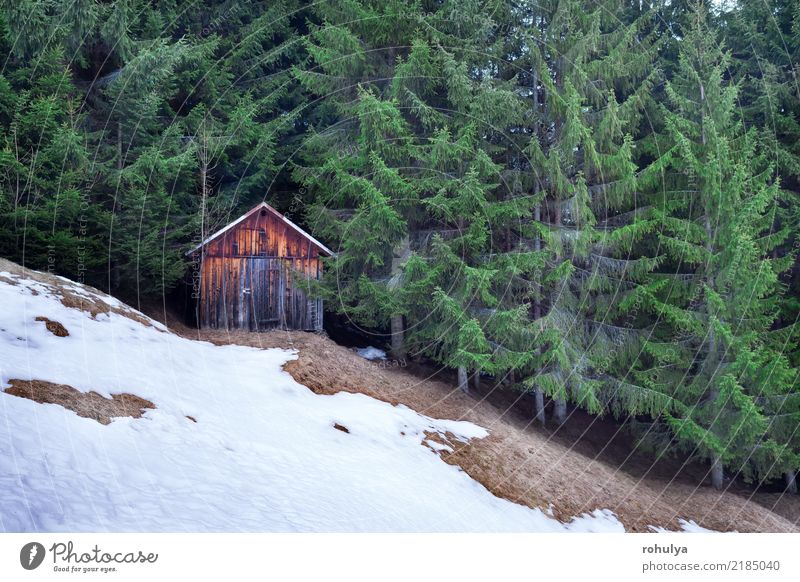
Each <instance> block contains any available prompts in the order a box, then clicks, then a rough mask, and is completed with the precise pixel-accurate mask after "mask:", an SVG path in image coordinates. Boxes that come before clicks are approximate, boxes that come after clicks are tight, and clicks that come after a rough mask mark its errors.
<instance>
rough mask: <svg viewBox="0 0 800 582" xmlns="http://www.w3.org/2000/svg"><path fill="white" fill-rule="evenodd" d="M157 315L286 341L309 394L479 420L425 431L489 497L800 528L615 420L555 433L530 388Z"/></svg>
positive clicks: (781, 504)
mask: <svg viewBox="0 0 800 582" xmlns="http://www.w3.org/2000/svg"><path fill="white" fill-rule="evenodd" d="M166 323H167V324H168V325H169V327H170V328H172V330H173V331H175V332H177V333H180V334H182V335H184V336H185V337H188V338H191V339H200V340H205V341H210V342H212V343H215V344H218V345H222V344H240V345H248V346H254V347H259V348H273V347H278V348H288V349H295V350H297V352H298V358H297V359H296V360H292V361H290V362H288V363H287V364H286V365H285V366H284V369H285V370H286V371H287V372H288V373H289V374H291V375H292V377H293V378H294V379H295V380H296V381H298V382H299V383H301V384H303V385H305V386H307V387H308V388H310V389H311V390H313V391H314V392H316V393H318V394H333V393H336V392H339V391H345V392H357V393H361V394H366V395H369V396H372V397H374V398H377V399H379V400H383V401H385V402H389V403H391V404H404V405H406V406H408V407H410V408H412V409H414V410H416V411H418V412H420V413H422V414H426V415H429V416H432V417H436V418H447V419H454V420H468V421H471V422H474V423H476V424H478V425H480V426H483V427H485V428H487V429H488V430H489V432H490V434H489V436H488V437H487V438H485V439H476V440H473V441H472V442H470V443H468V444H464V443H460V442H458V441H457V440H455V439H446V441H445V440H442V439H439V438H437V437H435V436H432V437H431V438H433V439H434V440H437V441H438V442H441V443H442V444H447V445H448V446H450V447H452V448H453V452H452V453H448V452H446V451H442V452H441V453H440V455H441V457H442V458H443V459H444V460H445V461H446V462H448V463H451V464H454V465H458V466H459V467H461V468H462V469H463V470H464V471H466V472H467V473H468V474H469V475H471V476H472V477H473V478H474V479H476V480H477V481H479V482H480V483H482V484H483V485H484V486H485V487H486V488H487V489H489V490H490V491H492V492H493V493H494V494H495V495H498V496H500V497H504V498H506V499H509V500H511V501H515V502H517V503H522V504H525V505H528V506H530V507H540V508H547V507H548V506H549V505H550V504H552V506H553V507H552V509H553V512H554V514H555V515H556V516H557V517H558V518H560V519H562V520H569V519H570V518H571V517H572V516H575V515H580V514H582V513H585V512H588V511H592V510H594V509H596V508H608V509H611V510H612V511H614V512H615V513H616V514H617V516H618V517H619V519H620V521H622V523H623V524H624V525H625V528H626V529H627V530H629V531H639V532H644V531H650V530H649V527H648V526H650V525H657V526H660V527H666V528H669V529H678V527H679V522H678V520H679V519H687V520H693V521H695V522H696V523H698V524H699V525H701V526H703V527H706V528H709V529H714V530H720V531H731V530H737V531H741V532H800V497H798V496H786V495H784V496H781V495H778V494H768V493H754V492H753V491H752V490H749V489H745V488H744V487H742V486H739V485H736V484H731V485H730V486H729V487H728V489H727V490H726V491H715V490H713V489H711V488H710V487H708V486H707V485H704V484H703V482H704V480H707V475H706V469H705V467H703V466H701V465H697V464H694V463H692V462H688V461H686V460H684V459H674V458H670V459H659V460H658V461H657V462H654V459H653V456H652V455H649V454H646V453H643V452H640V451H636V450H634V449H635V447H634V445H633V443H632V441H631V439H630V438H629V437H628V436H627V435H626V434H625V433H624V432H622V431H621V430H620V426H619V424H617V423H614V422H612V421H608V420H603V419H598V418H597V417H592V416H589V415H587V414H584V413H582V412H580V411H577V410H575V411H572V412H571V414H570V418H569V419H568V421H567V423H566V424H565V425H564V426H562V427H561V428H559V429H557V430H556V429H554V428H551V427H546V428H543V427H538V426H534V425H533V424H532V421H531V419H532V415H530V414H526V410H525V409H526V406H529V404H528V403H527V398H528V397H527V396H522V395H520V394H518V393H516V392H513V391H509V390H507V389H505V388H501V387H498V386H489V385H486V384H484V385H483V386H482V388H481V390H480V391H479V393H478V394H477V395H469V396H468V395H465V394H462V393H461V392H460V391H459V390H457V389H456V388H455V381H454V378H450V377H449V376H448V375H447V373H444V372H441V371H437V370H431V369H426V368H424V367H420V366H416V365H414V364H409V366H408V367H400V366H385V365H382V364H381V363H373V362H369V361H367V360H365V359H363V358H360V357H358V356H357V355H356V354H355V353H354V351H352V350H349V349H347V348H345V347H342V346H339V345H337V344H335V343H334V342H332V341H331V340H329V339H328V338H326V337H324V336H321V335H317V334H312V333H303V332H286V331H273V332H267V333H251V332H245V331H230V332H227V331H214V330H204V331H198V330H196V329H191V328H188V327H186V326H185V325H183V324H181V323H180V322H178V321H176V320H172V319H170V320H169V321H167V322H166Z"/></svg>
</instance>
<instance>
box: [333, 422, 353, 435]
mask: <svg viewBox="0 0 800 582" xmlns="http://www.w3.org/2000/svg"><path fill="white" fill-rule="evenodd" d="M333 428H335V429H336V430H340V431H342V432H346V433H347V434H350V429H349V428H347V427H346V426H344V425H343V424H339V423H338V422H334V423H333Z"/></svg>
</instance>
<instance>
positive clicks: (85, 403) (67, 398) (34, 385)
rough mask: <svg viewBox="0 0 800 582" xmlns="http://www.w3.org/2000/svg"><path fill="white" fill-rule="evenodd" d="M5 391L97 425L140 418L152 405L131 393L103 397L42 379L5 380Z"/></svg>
mask: <svg viewBox="0 0 800 582" xmlns="http://www.w3.org/2000/svg"><path fill="white" fill-rule="evenodd" d="M8 383H9V384H11V387H10V388H6V389H5V392H6V394H11V395H12V396H19V397H20V398H27V399H28V400H33V401H34V402H39V403H44V404H58V405H60V406H63V407H64V408H66V409H68V410H71V411H73V412H74V413H75V414H77V415H78V416H83V417H84V418H91V419H93V420H96V421H97V422H99V423H100V424H110V423H111V420H112V419H113V418H118V417H121V416H130V417H132V418H141V416H142V414H144V412H145V410H146V409H148V408H150V409H153V408H155V404H153V403H152V402H150V401H149V400H145V399H144V398H139V397H138V396H135V395H133V394H112V395H111V398H110V399H109V398H105V397H104V396H101V395H100V394H98V393H97V392H80V391H78V390H76V389H75V388H73V387H72V386H67V385H66V384H53V383H52V382H45V381H43V380H9V381H8Z"/></svg>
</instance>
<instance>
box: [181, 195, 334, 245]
mask: <svg viewBox="0 0 800 582" xmlns="http://www.w3.org/2000/svg"><path fill="white" fill-rule="evenodd" d="M259 210H266V211H267V212H269V213H271V214H272V215H273V216H274V217H275V218H277V219H279V220H280V221H281V222H283V223H285V224H286V225H287V226H289V227H290V228H292V229H293V230H295V231H296V232H297V233H298V234H300V235H301V236H302V237H303V238H305V239H307V240H309V241H311V242H312V243H313V244H314V246H316V247H317V248H318V249H319V250H320V251H321V252H322V253H324V254H326V255H328V256H331V257H335V256H336V253H334V252H333V251H332V250H330V249H329V248H328V247H326V246H325V245H324V244H322V243H321V242H319V241H318V240H317V239H315V238H314V237H313V236H311V235H310V234H308V233H307V232H306V231H304V230H303V229H302V228H300V227H299V226H297V225H296V224H295V223H294V222H292V221H291V220H289V219H288V218H286V217H285V216H284V215H283V214H281V213H280V212H278V211H277V210H275V209H274V208H273V207H272V206H270V205H269V204H267V203H266V202H262V203H261V204H259V205H258V206H256V207H255V208H253V209H252V210H250V211H249V212H247V213H245V214H242V215H241V216H240V217H239V218H237V219H236V220H234V221H233V222H231V223H230V224H228V225H227V226H225V227H223V228H221V229H219V230H218V231H217V232H215V233H214V234H212V235H211V236H209V237H208V238H207V239H206V240H204V241H203V242H201V243H200V244H199V245H197V246H195V247H194V248H192V249H190V250H188V251H186V255H187V256H188V255H191V254H192V253H194V252H195V251H197V250H198V249H201V248H202V247H204V246H206V245H207V244H208V243H210V242H211V241H212V240H214V239H215V238H217V237H219V236H220V235H223V234H225V233H226V232H228V231H229V230H230V229H232V228H233V227H234V226H236V225H237V224H239V223H240V222H242V221H244V220H247V219H248V218H250V217H251V216H252V215H253V214H255V213H256V212H258V211H259Z"/></svg>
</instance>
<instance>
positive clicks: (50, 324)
mask: <svg viewBox="0 0 800 582" xmlns="http://www.w3.org/2000/svg"><path fill="white" fill-rule="evenodd" d="M36 321H43V322H44V326H45V327H46V328H47V331H49V332H50V333H52V334H53V335H55V336H58V337H67V336H68V335H69V332H68V331H67V328H66V327H64V326H63V325H61V324H60V323H59V322H57V321H53V320H52V319H47V318H46V317H44V316H42V315H40V316H39V317H37V318H36Z"/></svg>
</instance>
